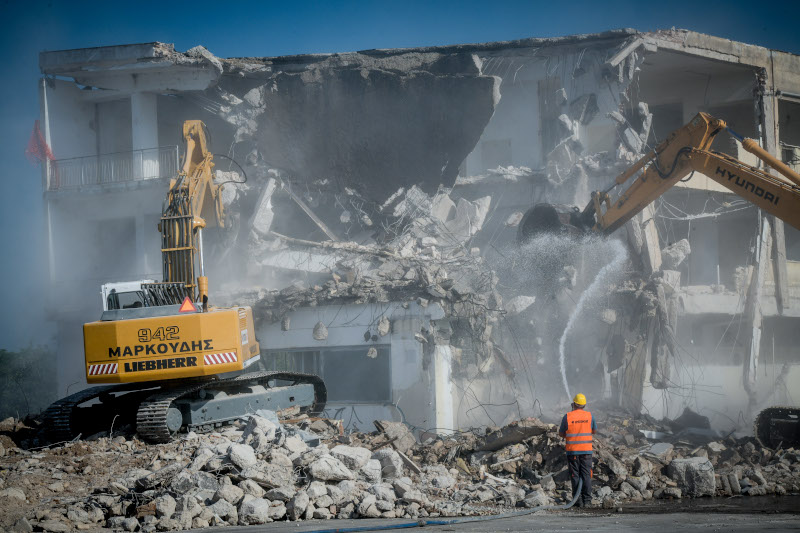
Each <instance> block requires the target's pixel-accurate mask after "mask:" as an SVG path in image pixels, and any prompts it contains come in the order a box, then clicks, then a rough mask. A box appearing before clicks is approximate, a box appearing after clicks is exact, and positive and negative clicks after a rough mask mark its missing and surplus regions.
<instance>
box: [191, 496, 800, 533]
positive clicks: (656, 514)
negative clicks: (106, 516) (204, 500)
mask: <svg viewBox="0 0 800 533" xmlns="http://www.w3.org/2000/svg"><path fill="white" fill-rule="evenodd" d="M431 520H450V519H448V518H440V519H439V518H434V519H431ZM413 522H414V521H413V520H409V519H397V520H386V519H376V520H366V519H358V520H311V521H304V522H273V523H270V524H263V525H259V526H248V527H225V528H210V529H203V530H202V531H204V532H208V531H227V532H231V533H233V532H256V531H259V532H261V531H263V532H279V531H280V532H282V533H283V532H287V533H288V532H292V533H294V532H296V533H313V532H326V533H327V532H336V531H339V532H347V531H353V530H355V531H381V530H392V531H405V530H408V531H420V530H425V531H430V532H431V533H437V532H445V531H447V532H452V531H458V532H461V531H465V532H494V531H506V532H511V533H513V532H520V533H522V532H528V531H560V532H565V533H566V532H570V531H648V532H650V533H666V532H669V531H722V532H725V533H729V532H745V531H747V532H749V531H771V532H772V531H776V532H777V531H795V532H797V531H800V497H797V496H789V497H782V498H770V497H763V498H741V497H740V498H714V499H709V498H703V499H699V500H684V501H681V502H661V501H659V502H654V503H647V504H633V505H630V506H626V507H621V508H619V510H605V509H590V510H576V509H570V510H566V511H539V512H536V513H533V514H529V515H525V516H517V517H513V518H503V519H496V520H486V521H476V522H462V523H458V524H452V525H440V526H425V527H409V528H408V529H405V528H403V529H400V527H401V526H402V525H404V524H412V523H413ZM362 528H363V529H362ZM196 531H200V530H196Z"/></svg>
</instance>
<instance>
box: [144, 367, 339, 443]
mask: <svg viewBox="0 0 800 533" xmlns="http://www.w3.org/2000/svg"><path fill="white" fill-rule="evenodd" d="M276 379H277V380H282V381H290V382H292V384H293V385H297V384H300V383H310V384H311V385H313V386H314V393H315V403H314V404H313V405H312V406H310V407H309V408H308V411H309V412H310V413H312V414H317V413H320V412H322V410H323V409H324V408H325V402H326V401H327V389H326V388H325V384H324V382H323V381H322V378H320V377H319V376H316V375H314V374H301V373H296V372H251V373H247V374H242V375H240V376H236V377H234V378H229V379H221V380H213V381H205V382H202V383H192V384H188V385H184V386H178V387H175V388H170V389H168V390H163V391H160V392H158V393H156V394H153V395H152V396H150V397H148V398H146V399H145V400H144V401H142V403H141V404H139V410H138V412H137V414H136V431H137V433H138V434H139V436H140V437H142V438H143V439H145V440H147V441H150V442H169V441H170V440H171V439H172V436H173V434H174V433H175V431H173V430H172V429H170V427H169V424H168V417H169V415H170V407H171V406H172V404H173V402H174V401H175V400H178V399H180V398H182V397H185V396H187V395H189V394H192V393H195V392H198V391H200V390H203V389H215V390H225V391H232V390H235V389H237V388H242V387H247V386H250V385H262V386H266V385H267V383H268V382H269V381H272V380H276ZM247 414H248V413H242V416H245V415H247ZM226 421H227V420H226Z"/></svg>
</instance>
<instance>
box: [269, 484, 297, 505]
mask: <svg viewBox="0 0 800 533" xmlns="http://www.w3.org/2000/svg"><path fill="white" fill-rule="evenodd" d="M296 493H297V491H296V490H295V488H294V487H292V486H289V485H286V486H283V487H277V488H274V489H270V490H268V491H267V493H266V494H265V495H264V497H265V498H266V499H268V500H270V501H282V502H288V501H289V500H291V499H292V498H293V497H294V495H295V494H296Z"/></svg>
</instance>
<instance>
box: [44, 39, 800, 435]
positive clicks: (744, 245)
mask: <svg viewBox="0 0 800 533" xmlns="http://www.w3.org/2000/svg"><path fill="white" fill-rule="evenodd" d="M211 52H213V51H208V50H206V49H204V48H202V47H196V48H193V49H191V50H189V51H187V52H178V51H175V50H174V48H173V46H172V45H169V44H163V43H147V44H135V45H122V46H109V47H101V48H92V49H80V50H64V51H52V52H42V54H41V55H40V68H41V71H42V73H43V77H42V79H41V82H40V87H39V89H40V98H41V124H42V132H43V135H44V138H45V140H46V142H47V143H48V145H49V146H50V147H51V149H52V151H53V153H54V154H55V157H56V160H54V161H51V162H49V163H48V164H47V165H45V166H44V168H43V174H42V179H43V188H44V202H45V206H46V209H45V210H46V216H47V231H48V244H49V258H50V278H51V279H50V282H51V286H52V291H51V294H52V295H53V300H52V303H51V304H50V312H51V316H52V318H53V319H54V320H55V321H56V322H57V324H58V341H57V342H58V345H57V349H58V355H57V357H58V365H59V378H60V380H61V381H60V384H59V391H58V394H59V396H60V395H63V394H64V393H65V392H66V391H67V389H69V390H70V391H71V392H74V390H75V389H76V387H82V386H84V377H83V374H84V368H83V362H82V355H81V354H82V339H81V331H82V329H81V325H82V324H83V323H84V322H87V321H91V320H95V319H97V317H98V316H99V314H100V310H101V305H100V303H101V302H100V300H99V296H98V295H99V287H100V285H101V284H102V283H105V282H108V281H122V280H132V279H160V277H161V274H160V270H161V266H160V243H159V234H158V232H157V231H156V229H155V228H156V224H157V223H158V219H159V216H160V209H161V204H162V201H163V197H164V194H165V191H166V182H165V180H166V179H167V178H170V177H172V176H173V175H174V174H175V173H176V172H177V169H178V167H179V158H180V151H181V149H182V147H181V142H182V139H181V134H180V131H181V130H180V128H181V124H182V123H183V121H184V120H187V119H201V120H203V121H204V122H205V124H206V125H207V126H208V130H209V132H210V135H211V138H212V142H213V146H212V148H213V150H214V152H215V153H216V154H218V156H217V157H216V159H215V162H216V169H217V176H218V179H219V182H220V183H222V182H227V183H226V185H225V186H224V188H223V191H224V192H223V194H224V196H225V203H226V206H227V211H228V213H229V216H228V219H227V221H226V227H225V228H224V229H219V230H217V234H216V235H215V236H213V237H214V238H212V239H210V241H211V243H210V245H211V246H210V249H211V253H209V254H208V255H210V256H211V257H213V259H212V261H211V264H210V265H209V268H210V274H209V276H210V279H211V284H212V285H211V294H212V300H213V301H216V303H224V302H233V301H238V302H242V303H250V304H252V305H253V306H254V310H255V311H256V316H257V320H258V322H259V323H258V324H257V330H258V338H259V341H260V343H261V348H262V361H261V365H262V366H263V368H266V369H291V370H298V371H305V372H313V373H318V374H320V375H322V377H323V378H324V379H325V381H326V383H327V385H328V389H329V392H330V394H329V397H330V398H329V405H328V412H329V415H330V416H331V417H334V418H341V419H343V420H344V421H345V424H346V425H347V426H349V427H353V428H361V429H364V428H365V427H368V426H369V425H370V424H371V422H372V420H374V419H383V420H387V419H394V420H403V421H405V422H407V423H408V424H409V425H411V426H412V427H414V428H416V429H417V430H418V432H420V433H424V432H449V431H452V430H454V429H463V428H469V427H476V426H481V425H487V424H489V425H502V424H504V423H506V422H508V421H509V420H511V419H515V418H521V417H524V416H531V415H534V414H536V415H539V414H540V413H541V412H542V411H544V412H547V411H550V410H556V409H557V408H558V407H559V406H562V407H563V405H564V403H565V400H566V393H565V391H564V387H562V385H561V382H562V377H561V374H562V373H560V366H563V368H564V371H563V381H565V382H566V381H567V380H568V381H569V383H570V384H572V387H573V388H575V387H581V388H582V390H585V391H586V392H587V394H590V395H591V396H593V397H594V398H599V397H603V398H606V399H608V400H609V401H610V402H613V403H615V404H617V405H619V406H621V407H623V408H626V409H629V410H631V411H633V412H646V413H648V414H650V415H652V416H655V417H657V418H660V417H664V416H670V417H673V416H677V415H678V414H680V412H681V411H682V410H683V409H684V408H685V407H691V408H692V409H694V410H695V411H698V412H700V413H702V414H703V415H705V416H708V417H709V418H710V419H711V421H712V424H713V425H714V427H718V428H730V429H739V430H741V431H747V430H748V426H749V424H750V419H751V418H752V415H753V414H755V412H756V411H757V409H759V408H761V407H765V406H767V405H772V404H783V403H792V402H793V398H797V397H798V394H800V379H798V377H799V374H800V364H798V363H800V353H798V350H797V349H796V346H797V345H798V344H799V343H800V338H798V336H799V335H800V333H798V331H800V328H798V327H797V326H798V325H800V232H798V231H796V230H794V229H792V228H790V227H788V226H784V225H783V223H782V222H781V221H780V220H775V219H773V218H772V217H769V216H766V215H764V214H763V213H761V212H760V211H759V210H758V209H757V208H755V207H753V206H751V205H750V204H748V203H746V202H744V201H743V200H742V199H741V198H740V197H738V196H737V195H735V194H733V193H731V192H730V191H728V190H727V189H724V188H722V187H720V186H718V185H717V184H716V182H714V181H712V180H711V179H710V178H708V177H707V176H704V175H702V174H699V173H695V174H694V175H693V176H692V177H691V179H689V180H687V181H686V182H682V183H680V184H679V185H678V186H677V187H675V188H674V189H673V190H671V191H669V192H668V193H667V194H665V195H664V196H663V197H662V198H660V199H659V200H657V201H656V202H654V203H653V204H652V205H651V206H649V207H648V209H647V210H645V212H643V213H642V214H641V215H639V216H637V217H636V218H635V219H634V220H632V221H631V222H629V224H628V226H627V227H625V228H622V229H620V230H618V231H617V233H616V234H615V235H614V236H613V237H612V240H609V241H600V240H582V241H580V242H570V243H559V242H554V241H552V240H549V241H546V242H545V241H541V242H538V243H534V244H533V245H532V246H531V245H525V246H521V247H520V246H519V245H518V244H517V243H518V241H520V240H522V239H520V237H521V236H522V237H524V234H525V231H526V227H525V221H524V214H525V213H526V212H528V210H529V209H530V208H531V207H532V206H534V205H536V204H539V203H543V202H546V203H550V204H567V205H577V206H581V207H582V206H584V205H585V204H586V203H587V202H588V201H589V197H590V193H591V191H595V190H601V189H605V188H607V187H608V186H609V184H611V183H612V182H613V180H614V178H615V177H616V175H617V174H619V173H620V172H622V171H623V170H624V169H625V168H627V167H628V166H629V165H630V164H631V163H632V162H634V161H636V159H638V157H639V156H640V154H642V153H644V152H646V151H648V150H650V149H652V147H653V146H655V144H657V143H658V142H660V141H662V140H663V139H664V138H665V137H666V135H668V134H669V133H670V132H671V131H673V130H675V129H676V128H678V127H680V126H681V125H683V124H684V123H686V122H687V121H688V120H690V119H691V118H692V117H693V116H694V115H695V114H696V113H697V112H699V111H705V112H708V113H710V114H712V115H714V116H718V117H719V118H722V119H724V120H725V121H727V122H728V124H729V125H730V126H731V127H732V128H733V129H734V130H736V131H737V132H739V133H740V134H742V135H745V136H747V137H751V138H753V139H756V140H757V141H758V142H759V143H760V144H761V145H762V146H763V147H765V148H766V149H767V150H769V151H770V152H771V153H773V154H775V155H776V156H778V157H779V158H781V159H782V160H783V161H786V162H787V163H789V164H790V165H793V166H794V168H795V169H797V168H798V167H800V74H798V73H800V57H798V56H797V55H793V54H789V53H784V52H779V51H774V50H768V49H765V48H762V47H758V46H754V45H749V44H744V43H738V42H733V41H729V40H725V39H720V38H717V37H713V36H708V35H703V34H698V33H695V32H691V31H685V30H670V31H658V32H648V33H642V32H638V31H634V30H616V31H609V32H605V33H601V34H594V35H580V36H569V37H561V38H552V39H524V40H520V41H510V42H499V43H486V44H475V45H454V46H442V47H430V48H417V49H401V50H368V51H363V52H354V53H342V54H325V55H322V54H320V55H304V56H288V57H258V58H256V57H253V58H230V59H222V58H217V57H215V56H214V55H213V54H212V53H211ZM715 149H717V150H719V151H722V152H725V153H728V154H730V155H733V156H735V157H737V158H739V159H741V160H743V161H745V162H750V163H752V164H756V161H755V160H753V159H752V156H750V154H748V153H746V152H743V151H742V149H741V147H740V146H739V145H738V144H737V143H735V142H733V141H732V140H731V142H727V139H724V138H720V139H718V140H717V141H716V144H715ZM245 180H246V182H244V181H245ZM237 182H239V183H237ZM241 182H244V183H241ZM526 246H527V247H526ZM243 257H246V260H242V258H243ZM565 257H567V258H568V260H565V259H564V258H565ZM609 264H612V265H614V266H615V268H614V269H613V270H614V272H613V273H612V274H613V275H611V276H609V277H607V278H603V279H600V277H598V273H599V272H601V271H602V270H603V268H604V267H605V266H606V265H609ZM596 280H599V281H600V283H599V285H598V284H595V283H594V282H595V281H596ZM593 286H594V289H592V287H593ZM589 289H592V290H595V289H596V291H595V292H597V294H594V295H592V297H591V298H587V299H590V300H591V302H587V305H586V307H585V312H582V311H584V308H583V307H581V306H579V305H578V303H579V302H580V301H581V298H580V297H581V295H582V294H585V293H587V292H588V291H589ZM598 291H599V292H598ZM576 306H577V307H578V309H577V311H576ZM579 315H580V316H579ZM573 317H574V318H573ZM570 318H573V320H570ZM573 322H575V323H577V326H574V325H573ZM570 328H571V329H570ZM576 328H577V329H576ZM565 330H567V331H568V333H569V335H567V334H565V333H564V332H565ZM561 354H563V355H562V359H563V361H560V360H559V358H560V355H561Z"/></svg>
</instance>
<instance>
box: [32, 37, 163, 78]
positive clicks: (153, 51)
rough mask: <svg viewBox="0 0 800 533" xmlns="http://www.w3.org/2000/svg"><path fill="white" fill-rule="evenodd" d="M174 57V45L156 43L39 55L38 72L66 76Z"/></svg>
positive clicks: (59, 51) (41, 53)
mask: <svg viewBox="0 0 800 533" xmlns="http://www.w3.org/2000/svg"><path fill="white" fill-rule="evenodd" d="M174 53H175V47H174V45H172V44H167V43H159V42H153V43H139V44H123V45H118V46H98V47H95V48H76V49H73V50H54V51H52V52H40V53H39V69H40V70H41V71H42V73H44V74H50V75H69V73H70V72H74V71H77V70H83V69H86V68H87V67H92V68H94V69H97V68H110V67H114V66H120V65H128V64H131V63H140V62H142V61H143V60H145V61H146V60H149V59H157V58H160V57H165V56H169V55H171V54H174Z"/></svg>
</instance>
